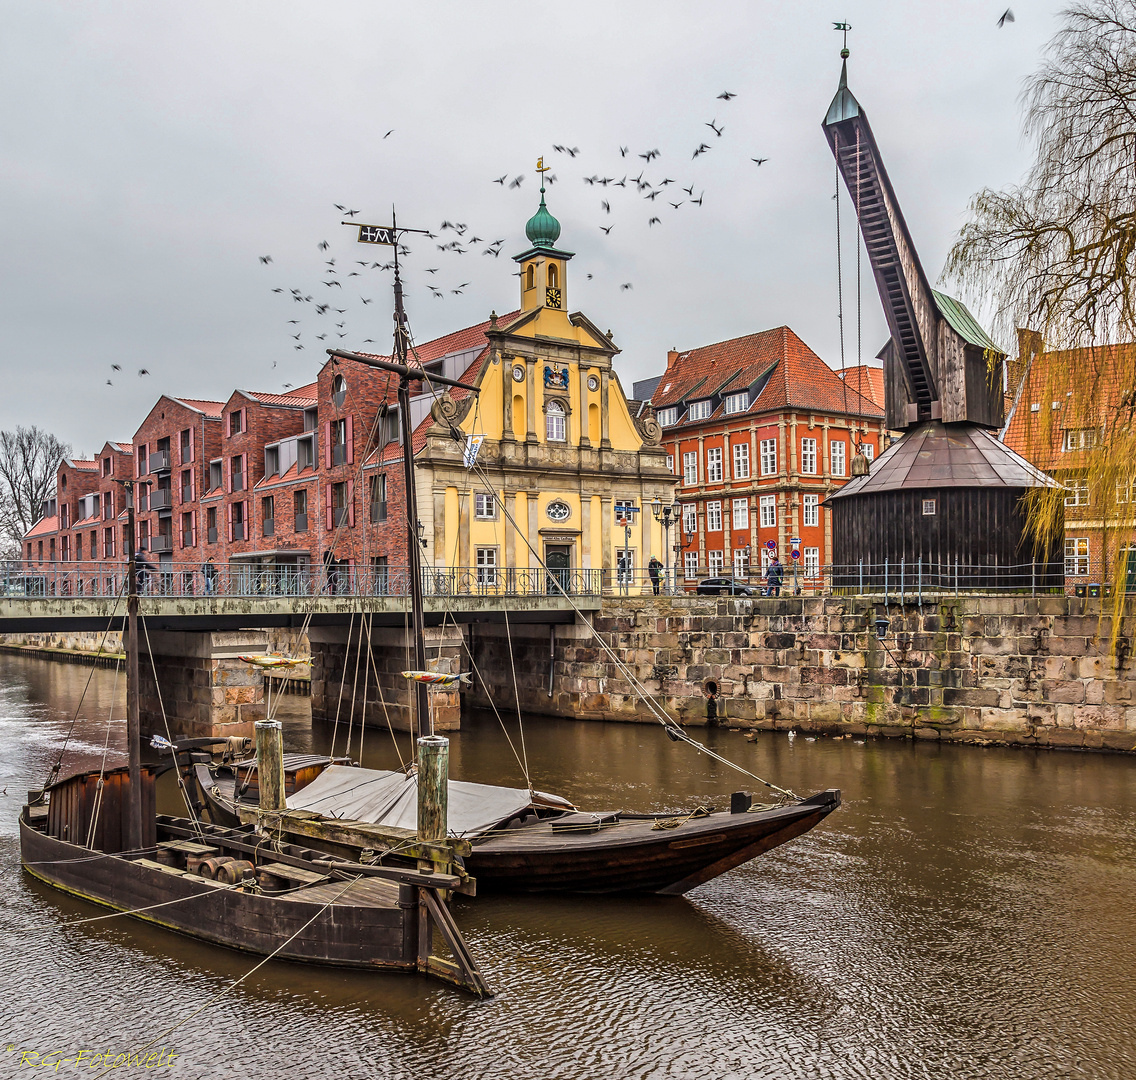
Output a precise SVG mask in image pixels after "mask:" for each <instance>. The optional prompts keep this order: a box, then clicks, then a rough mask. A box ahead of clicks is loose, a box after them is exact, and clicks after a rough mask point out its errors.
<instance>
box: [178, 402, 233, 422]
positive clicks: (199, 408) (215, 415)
mask: <svg viewBox="0 0 1136 1080" xmlns="http://www.w3.org/2000/svg"><path fill="white" fill-rule="evenodd" d="M170 401H176V402H177V404H179V405H184V406H185V407H186V408H187V409H192V410H193V411H194V412H199V413H204V414H205V415H206V416H207V417H208V418H209V419H210V420H220V419H221V412H222V410H223V409H224V408H225V403H224V402H223V401H202V400H200V399H199V398H176V397H171V398H170Z"/></svg>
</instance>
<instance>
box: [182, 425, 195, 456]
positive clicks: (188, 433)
mask: <svg viewBox="0 0 1136 1080" xmlns="http://www.w3.org/2000/svg"><path fill="white" fill-rule="evenodd" d="M181 460H182V464H185V462H187V461H192V460H193V432H192V430H191V429H190V428H186V429H185V430H184V431H183V432H182V433H181Z"/></svg>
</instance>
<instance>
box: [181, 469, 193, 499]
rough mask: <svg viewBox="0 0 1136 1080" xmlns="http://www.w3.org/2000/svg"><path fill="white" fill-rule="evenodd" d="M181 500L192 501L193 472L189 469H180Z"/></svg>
mask: <svg viewBox="0 0 1136 1080" xmlns="http://www.w3.org/2000/svg"><path fill="white" fill-rule="evenodd" d="M181 501H182V502H183V503H187V502H193V473H192V472H191V471H190V470H189V469H182V471H181Z"/></svg>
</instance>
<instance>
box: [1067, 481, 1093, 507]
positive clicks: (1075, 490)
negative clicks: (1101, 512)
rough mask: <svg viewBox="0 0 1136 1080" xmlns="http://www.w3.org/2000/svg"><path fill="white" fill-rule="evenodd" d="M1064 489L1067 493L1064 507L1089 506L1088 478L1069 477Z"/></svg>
mask: <svg viewBox="0 0 1136 1080" xmlns="http://www.w3.org/2000/svg"><path fill="white" fill-rule="evenodd" d="M1065 488H1066V491H1067V494H1066V496H1065V505H1066V506H1088V505H1090V499H1089V478H1088V477H1087V476H1071V477H1070V478H1069V479H1068V480H1067V481H1066V482H1065Z"/></svg>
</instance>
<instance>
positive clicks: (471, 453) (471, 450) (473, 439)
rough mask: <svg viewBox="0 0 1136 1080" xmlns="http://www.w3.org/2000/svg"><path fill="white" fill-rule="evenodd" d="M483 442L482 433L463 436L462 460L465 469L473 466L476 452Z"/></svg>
mask: <svg viewBox="0 0 1136 1080" xmlns="http://www.w3.org/2000/svg"><path fill="white" fill-rule="evenodd" d="M483 442H485V436H484V435H467V436H466V437H465V456H464V458H463V461H464V463H465V467H466V468H467V469H472V468H473V463H474V462H475V461H477V454H478V451H479V450H480V449H481V444H482V443H483Z"/></svg>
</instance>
